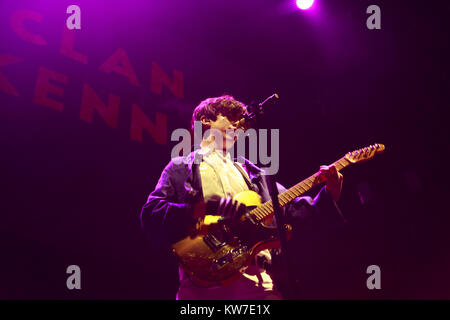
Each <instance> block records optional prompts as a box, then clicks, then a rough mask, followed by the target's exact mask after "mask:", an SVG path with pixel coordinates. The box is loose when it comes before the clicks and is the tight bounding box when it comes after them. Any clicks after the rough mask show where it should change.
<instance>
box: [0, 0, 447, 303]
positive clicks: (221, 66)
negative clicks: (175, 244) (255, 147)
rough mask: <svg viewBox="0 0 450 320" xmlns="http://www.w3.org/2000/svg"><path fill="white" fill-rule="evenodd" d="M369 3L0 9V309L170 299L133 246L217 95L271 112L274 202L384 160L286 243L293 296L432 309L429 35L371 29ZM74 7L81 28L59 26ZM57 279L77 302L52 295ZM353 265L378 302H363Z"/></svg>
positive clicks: (439, 79)
mask: <svg viewBox="0 0 450 320" xmlns="http://www.w3.org/2000/svg"><path fill="white" fill-rule="evenodd" d="M372 2H373V1H357V3H356V1H326V0H322V1H316V4H315V6H314V7H313V8H312V9H311V10H310V11H299V10H298V8H296V6H295V1H288V0H283V1H274V0H273V1H272V0H271V1H253V0H251V1H234V0H233V1H226V2H221V1H220V2H217V1H137V0H129V1H81V0H80V1H76V3H72V2H70V1H49V0H47V1H44V0H41V1H2V2H1V4H0V101H1V103H0V141H1V142H0V143H1V148H0V150H1V156H0V163H1V168H2V177H1V181H2V186H3V187H2V194H1V195H2V201H1V212H0V215H1V216H0V232H1V236H0V237H1V239H0V240H1V241H0V249H1V263H0V298H2V299H173V298H174V294H175V292H176V288H177V269H176V268H177V267H176V261H175V260H174V259H173V258H172V257H171V256H169V255H167V254H161V253H160V252H154V251H152V250H151V248H150V246H149V245H148V244H147V243H146V242H145V237H144V235H143V233H142V231H141V229H140V225H139V213H140V210H141V207H142V205H143V204H144V203H145V202H146V199H147V196H148V194H149V193H150V192H151V191H152V190H153V188H154V187H155V185H156V182H157V180H158V178H159V175H160V173H161V170H162V169H163V168H164V166H165V165H166V164H167V163H168V162H169V160H170V152H171V150H172V148H173V146H174V145H175V144H177V143H178V142H177V141H171V134H172V132H173V130H175V129H177V128H188V127H189V122H190V118H191V115H192V110H193V109H194V107H195V106H196V105H197V104H198V103H199V102H200V101H201V100H203V99H205V98H207V97H211V96H218V95H221V94H224V93H227V94H230V95H233V96H234V97H235V98H237V99H239V100H241V101H243V102H245V103H250V102H251V101H257V102H260V101H261V100H262V99H264V98H266V97H268V96H270V95H271V94H273V93H277V94H278V95H279V96H280V99H279V102H278V103H277V104H276V105H274V106H272V107H271V108H269V109H268V110H267V112H266V118H265V119H266V123H265V126H266V127H267V128H272V129H279V130H280V158H279V159H280V170H279V172H278V174H277V179H278V181H279V182H280V183H282V184H283V185H285V186H286V187H289V186H291V185H293V184H295V183H297V182H298V181H300V180H302V179H304V178H306V177H308V176H309V175H311V174H313V173H314V172H316V171H317V170H318V168H319V166H320V165H321V164H330V163H331V162H333V161H335V160H337V159H338V158H340V157H342V156H343V155H344V154H345V153H346V152H348V151H352V150H354V149H357V148H360V147H364V146H367V145H370V144H373V143H383V144H385V145H386V152H385V154H383V155H380V156H379V157H376V158H375V159H373V160H372V161H370V162H367V163H365V164H361V165H359V166H355V167H352V168H349V169H347V170H346V171H344V172H343V173H344V181H345V182H344V191H343V195H342V199H341V200H340V202H339V205H340V207H341V209H342V211H343V212H344V213H345V214H346V215H347V216H348V218H349V224H348V225H347V226H345V227H343V228H341V229H338V230H330V231H328V232H326V233H314V234H310V235H309V236H306V234H307V232H306V231H305V235H299V236H297V237H296V238H295V239H293V241H294V244H296V245H295V246H294V247H295V248H297V251H296V252H295V259H294V262H293V263H294V264H296V268H297V270H298V277H299V278H300V280H301V281H300V283H301V285H302V286H303V289H302V297H307V298H338V299H341V298H343V299H345V298H352V299H359V298H362V299H378V298H385V299H390V298H430V297H435V298H436V297H437V298H445V297H447V298H448V293H445V292H448V285H449V276H448V273H447V272H446V271H448V267H449V266H450V263H449V256H448V253H447V251H446V248H445V246H446V245H445V244H446V243H448V241H446V239H447V238H446V237H444V234H446V233H445V232H444V231H445V228H444V226H445V225H446V224H447V225H448V222H449V218H448V215H446V214H445V213H444V212H443V211H442V210H439V209H440V206H439V204H438V202H437V201H438V199H439V198H443V197H444V196H448V193H447V191H445V189H443V188H441V187H440V185H441V184H440V181H441V180H440V179H439V176H440V175H439V174H440V169H439V168H440V166H441V165H442V164H443V163H444V162H445V160H446V159H441V160H439V161H438V159H440V158H441V156H442V155H444V152H445V151H448V140H446V138H445V135H444V131H443V129H441V128H442V127H441V125H443V124H444V119H443V118H442V117H441V118H435V116H436V114H437V112H438V108H439V106H441V105H442V101H443V98H444V91H445V90H444V84H445V83H446V81H447V83H448V74H446V73H445V72H444V71H442V68H441V61H442V58H443V57H446V55H445V54H446V53H445V48H444V43H445V42H444V41H443V40H445V39H447V40H448V38H445V37H444V34H443V33H442V31H440V30H442V29H441V27H443V26H444V22H443V21H444V20H443V19H441V18H440V16H439V15H437V13H436V11H441V10H437V8H424V7H422V6H420V5H418V4H412V3H411V1H395V4H393V3H392V2H393V1H376V2H377V3H376V4H377V5H378V6H379V7H380V8H381V13H382V15H381V19H382V20H381V23H382V25H381V29H380V30H370V29H368V28H367V26H366V22H367V19H368V17H369V15H370V14H368V13H366V9H367V7H368V6H369V5H371V4H374V3H372ZM72 4H76V5H78V7H79V8H80V14H81V23H80V29H74V30H70V29H68V28H67V25H66V22H67V21H66V20H67V19H68V17H69V16H70V13H67V12H66V10H67V8H68V7H69V5H72ZM447 40H446V41H447ZM315 192H317V189H316V190H313V192H311V194H310V195H312V196H314V194H315ZM431 195H433V197H431ZM447 212H448V209H447ZM71 265H77V266H79V267H80V270H81V289H73V290H69V289H68V288H67V286H66V280H67V278H68V277H69V276H70V274H68V273H67V267H68V266H71ZM370 265H378V266H379V267H380V268H381V281H382V282H381V283H382V289H381V290H369V289H368V288H367V286H366V279H367V278H368V277H369V275H368V274H367V272H366V271H367V267H368V266H370Z"/></svg>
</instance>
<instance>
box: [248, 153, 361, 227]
mask: <svg viewBox="0 0 450 320" xmlns="http://www.w3.org/2000/svg"><path fill="white" fill-rule="evenodd" d="M350 164H352V163H351V162H350V161H348V160H347V159H346V158H345V157H342V158H341V159H339V160H338V161H336V162H334V163H333V164H332V165H334V166H335V167H336V170H337V171H340V170H342V169H344V168H345V167H346V166H348V165H350ZM322 182H323V180H321V179H320V178H319V175H318V173H315V174H313V175H312V176H310V177H309V178H306V179H305V180H303V181H301V182H299V183H297V184H296V185H295V186H293V187H291V188H290V189H288V190H286V191H284V192H283V193H280V194H279V195H278V201H279V202H280V207H281V208H282V207H284V206H285V205H287V204H288V203H290V202H291V201H292V200H294V199H295V198H297V197H299V196H301V195H303V194H304V193H306V192H307V191H309V190H310V189H311V188H313V187H315V186H317V185H318V184H320V183H322ZM249 214H250V215H251V216H252V218H253V219H255V220H256V221H258V222H261V221H263V220H264V219H268V218H270V217H271V216H272V215H273V214H274V211H273V205H272V200H269V201H267V202H266V203H264V204H263V205H261V206H259V207H256V208H255V209H253V210H252V211H250V212H249Z"/></svg>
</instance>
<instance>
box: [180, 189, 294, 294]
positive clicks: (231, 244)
mask: <svg viewBox="0 0 450 320" xmlns="http://www.w3.org/2000/svg"><path fill="white" fill-rule="evenodd" d="M234 199H235V200H237V201H239V202H241V203H243V204H245V205H246V206H247V208H248V209H252V207H253V208H254V207H257V206H260V205H261V199H260V196H259V195H258V194H257V193H256V192H254V191H243V192H241V193H239V194H238V195H236V196H235V197H234ZM271 220H272V219H271V216H270V217H268V218H267V219H265V220H264V221H263V222H257V221H255V220H254V219H252V218H251V217H250V216H248V215H244V216H242V217H241V218H240V219H239V220H237V221H233V222H227V223H226V222H222V221H221V220H220V217H219V216H206V217H205V219H204V222H203V224H202V226H201V227H200V230H199V232H198V233H197V234H196V235H195V236H188V237H186V238H184V239H182V240H180V241H178V242H176V243H175V244H173V245H172V250H173V252H174V253H175V255H176V256H177V257H178V258H179V260H180V262H181V264H182V266H183V269H184V270H185V272H186V273H187V274H188V276H189V277H190V279H191V280H192V281H193V282H194V283H195V284H197V285H199V286H202V287H212V286H223V285H226V284H228V283H231V282H233V281H234V280H236V279H237V278H239V276H240V274H241V273H242V272H244V271H245V269H246V267H247V266H248V265H249V264H250V263H251V261H253V259H254V257H255V255H256V254H258V253H259V252H260V251H262V250H265V249H269V248H277V247H279V246H280V241H279V240H278V230H277V227H275V226H268V225H267V224H269V223H270V222H271ZM285 229H286V231H287V232H288V234H287V236H288V238H289V237H290V232H291V227H290V226H288V225H286V226H285Z"/></svg>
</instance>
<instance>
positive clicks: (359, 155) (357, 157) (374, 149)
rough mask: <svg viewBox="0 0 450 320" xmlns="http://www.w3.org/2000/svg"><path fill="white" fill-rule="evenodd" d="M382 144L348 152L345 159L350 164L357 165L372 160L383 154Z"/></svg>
mask: <svg viewBox="0 0 450 320" xmlns="http://www.w3.org/2000/svg"><path fill="white" fill-rule="evenodd" d="M384 149H385V147H384V144H380V143H376V144H373V145H370V146H368V147H365V148H361V149H358V150H355V151H353V152H349V153H347V154H346V155H345V159H347V160H348V161H350V162H351V163H358V162H363V161H367V160H370V159H372V158H373V157H375V155H376V154H380V153H382V152H384Z"/></svg>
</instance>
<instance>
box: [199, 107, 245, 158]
mask: <svg viewBox="0 0 450 320" xmlns="http://www.w3.org/2000/svg"><path fill="white" fill-rule="evenodd" d="M202 122H203V123H204V124H208V125H209V126H210V129H211V130H217V131H216V132H217V133H218V134H219V135H220V136H221V138H222V149H223V150H224V151H226V150H229V149H231V148H232V147H233V145H234V143H235V142H236V139H237V137H236V135H234V134H233V133H232V132H230V130H232V131H234V130H236V129H237V128H238V127H237V125H238V121H231V120H230V119H228V118H227V117H225V116H223V115H222V114H219V115H218V116H217V119H216V120H215V121H212V120H206V119H202ZM227 130H229V132H228V134H227Z"/></svg>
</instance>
